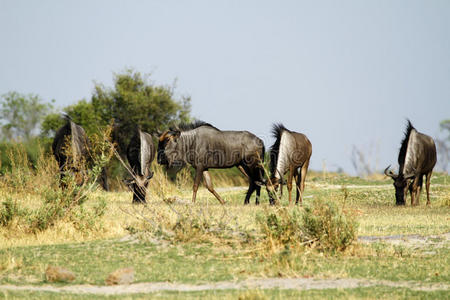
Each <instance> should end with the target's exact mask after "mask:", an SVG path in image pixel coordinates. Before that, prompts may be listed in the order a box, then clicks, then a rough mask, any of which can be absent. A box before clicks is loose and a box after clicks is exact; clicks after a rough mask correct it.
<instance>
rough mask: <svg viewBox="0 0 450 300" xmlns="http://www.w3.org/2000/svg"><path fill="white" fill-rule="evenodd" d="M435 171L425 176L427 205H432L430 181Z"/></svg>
mask: <svg viewBox="0 0 450 300" xmlns="http://www.w3.org/2000/svg"><path fill="white" fill-rule="evenodd" d="M432 173H433V171H430V172H428V173H427V174H426V175H425V176H426V177H425V188H426V190H427V205H430V179H431V174H432Z"/></svg>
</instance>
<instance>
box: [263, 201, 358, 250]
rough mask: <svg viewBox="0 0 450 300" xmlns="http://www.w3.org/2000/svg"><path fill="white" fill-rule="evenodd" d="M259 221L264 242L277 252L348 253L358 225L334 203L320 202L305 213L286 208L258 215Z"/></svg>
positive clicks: (306, 208)
mask: <svg viewBox="0 0 450 300" xmlns="http://www.w3.org/2000/svg"><path fill="white" fill-rule="evenodd" d="M256 221H257V223H258V224H259V225H260V230H261V233H262V234H263V236H264V239H265V241H267V242H269V245H270V246H271V247H272V248H275V249H289V247H290V246H294V247H301V246H303V245H309V246H313V247H315V248H317V249H319V250H323V251H330V252H335V251H343V250H345V249H346V248H347V247H348V246H349V245H350V244H351V243H352V242H353V241H354V240H355V239H356V229H357V224H356V222H355V221H354V220H353V219H352V218H351V217H348V216H346V215H345V214H344V213H343V212H342V211H341V210H340V209H339V208H338V207H337V206H336V205H335V204H334V203H331V202H325V201H321V200H316V201H314V202H313V203H312V205H311V206H307V207H305V209H304V211H303V212H302V211H301V210H300V209H299V208H297V207H295V208H293V209H292V208H288V207H284V208H279V209H276V210H274V211H271V212H266V213H264V214H259V215H258V216H257V219H256ZM272 250H273V249H272Z"/></svg>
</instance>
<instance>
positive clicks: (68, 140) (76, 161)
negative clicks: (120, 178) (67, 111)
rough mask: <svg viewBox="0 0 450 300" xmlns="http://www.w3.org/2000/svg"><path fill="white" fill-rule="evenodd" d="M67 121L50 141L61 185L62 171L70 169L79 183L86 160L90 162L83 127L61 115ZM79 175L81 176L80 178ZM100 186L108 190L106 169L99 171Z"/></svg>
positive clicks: (83, 172)
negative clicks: (51, 141)
mask: <svg viewBox="0 0 450 300" xmlns="http://www.w3.org/2000/svg"><path fill="white" fill-rule="evenodd" d="M63 117H64V119H65V120H66V121H67V122H66V124H64V125H63V126H62V127H61V128H59V129H58V131H57V132H56V134H55V138H54V140H53V143H52V150H53V155H54V156H55V159H56V161H57V162H58V165H59V171H60V176H61V181H62V185H63V186H65V185H64V183H63V178H64V172H65V171H71V172H73V173H74V174H75V177H76V180H77V183H78V184H81V183H82V181H83V177H84V176H85V172H86V166H85V164H86V163H87V162H90V160H91V157H90V155H89V139H88V137H87V135H86V132H85V131H84V129H83V127H81V126H80V125H77V124H75V123H74V122H73V121H72V119H71V118H70V117H69V116H68V115H64V116H63ZM80 177H81V178H80ZM101 181H102V186H103V188H104V189H105V190H108V180H107V177H106V170H105V169H104V168H103V169H102V173H101Z"/></svg>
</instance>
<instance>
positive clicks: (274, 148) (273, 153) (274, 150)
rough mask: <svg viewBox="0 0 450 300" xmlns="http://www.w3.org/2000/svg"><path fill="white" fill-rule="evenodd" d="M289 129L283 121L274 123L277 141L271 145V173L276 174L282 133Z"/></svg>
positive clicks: (273, 134) (273, 127)
mask: <svg viewBox="0 0 450 300" xmlns="http://www.w3.org/2000/svg"><path fill="white" fill-rule="evenodd" d="M284 130H286V131H289V130H288V129H286V127H284V125H283V124H281V123H276V124H273V126H272V136H273V137H274V138H275V143H274V144H273V145H272V147H270V166H269V167H270V173H271V174H272V176H275V169H276V167H277V161H278V153H279V152H280V143H281V135H282V134H283V131H284Z"/></svg>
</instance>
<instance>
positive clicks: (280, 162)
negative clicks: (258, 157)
mask: <svg viewBox="0 0 450 300" xmlns="http://www.w3.org/2000/svg"><path fill="white" fill-rule="evenodd" d="M272 134H273V137H274V138H275V139H276V140H275V143H274V144H273V145H272V147H271V148H270V180H268V181H267V183H266V188H267V192H268V194H269V198H270V203H271V204H274V199H273V194H274V193H276V191H277V190H278V186H279V185H280V184H282V183H283V176H284V174H286V173H288V179H287V188H288V193H289V204H290V203H291V202H292V198H291V191H292V178H293V177H295V183H296V185H297V197H296V201H295V203H296V204H297V203H298V200H299V199H300V204H301V203H302V201H303V190H304V189H305V178H306V173H307V172H308V165H309V159H310V158H311V153H312V145H311V142H310V141H309V140H308V138H307V137H306V136H305V135H304V134H301V133H298V132H294V131H290V130H288V129H286V128H285V127H284V126H283V124H274V125H273V127H272Z"/></svg>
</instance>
